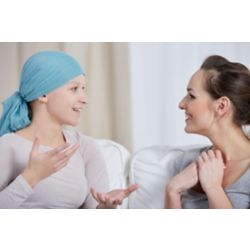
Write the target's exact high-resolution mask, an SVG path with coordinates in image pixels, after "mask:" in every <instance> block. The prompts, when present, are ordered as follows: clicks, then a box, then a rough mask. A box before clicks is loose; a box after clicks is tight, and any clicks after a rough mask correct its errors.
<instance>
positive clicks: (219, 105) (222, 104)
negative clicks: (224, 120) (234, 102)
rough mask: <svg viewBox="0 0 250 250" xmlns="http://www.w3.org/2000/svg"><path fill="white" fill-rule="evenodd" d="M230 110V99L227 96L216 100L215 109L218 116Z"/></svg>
mask: <svg viewBox="0 0 250 250" xmlns="http://www.w3.org/2000/svg"><path fill="white" fill-rule="evenodd" d="M230 110H231V101H230V99H229V98H228V97H226V96H222V97H220V98H219V99H218V100H216V104H215V111H216V114H217V115H218V116H219V117H222V116H225V115H227V114H229V111H230Z"/></svg>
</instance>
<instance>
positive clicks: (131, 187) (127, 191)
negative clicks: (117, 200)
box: [124, 184, 139, 197]
mask: <svg viewBox="0 0 250 250" xmlns="http://www.w3.org/2000/svg"><path fill="white" fill-rule="evenodd" d="M138 188H139V185H138V184H134V185H132V186H130V187H128V188H127V189H125V190H124V193H125V196H126V197H127V196H129V195H130V194H131V193H132V192H134V191H135V190H137V189H138Z"/></svg>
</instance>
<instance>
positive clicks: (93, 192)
mask: <svg viewBox="0 0 250 250" xmlns="http://www.w3.org/2000/svg"><path fill="white" fill-rule="evenodd" d="M90 193H91V194H92V196H93V197H94V199H95V200H96V201H97V202H98V203H101V200H100V199H99V198H98V196H97V194H96V191H95V190H94V189H93V188H90Z"/></svg>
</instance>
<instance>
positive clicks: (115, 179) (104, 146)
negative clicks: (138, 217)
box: [96, 140, 130, 208]
mask: <svg viewBox="0 0 250 250" xmlns="http://www.w3.org/2000/svg"><path fill="white" fill-rule="evenodd" d="M96 142H97V144H98V145H99V147H100V149H101V151H102V153H103V155H104V159H105V161H106V166H107V172H108V177H109V185H110V190H113V189H120V188H126V187H127V186H128V175H129V165H128V164H129V160H130V153H129V152H128V150H127V149H126V148H125V147H124V146H122V145H121V144H118V143H116V142H114V141H111V140H97V141H96ZM119 208H128V199H126V200H124V201H123V203H122V205H121V206H119Z"/></svg>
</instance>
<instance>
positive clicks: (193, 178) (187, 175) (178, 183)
mask: <svg viewBox="0 0 250 250" xmlns="http://www.w3.org/2000/svg"><path fill="white" fill-rule="evenodd" d="M197 183H198V169H197V164H196V163H195V162H193V163H191V164H189V165H188V166H187V167H186V168H185V169H184V170H182V171H181V172H180V173H179V174H177V175H176V176H174V177H173V178H172V179H171V180H170V182H169V183H168V185H167V187H166V190H167V191H169V192H176V193H179V194H180V193H181V192H183V191H185V190H187V189H189V188H191V187H193V186H195V185H196V184H197Z"/></svg>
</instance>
